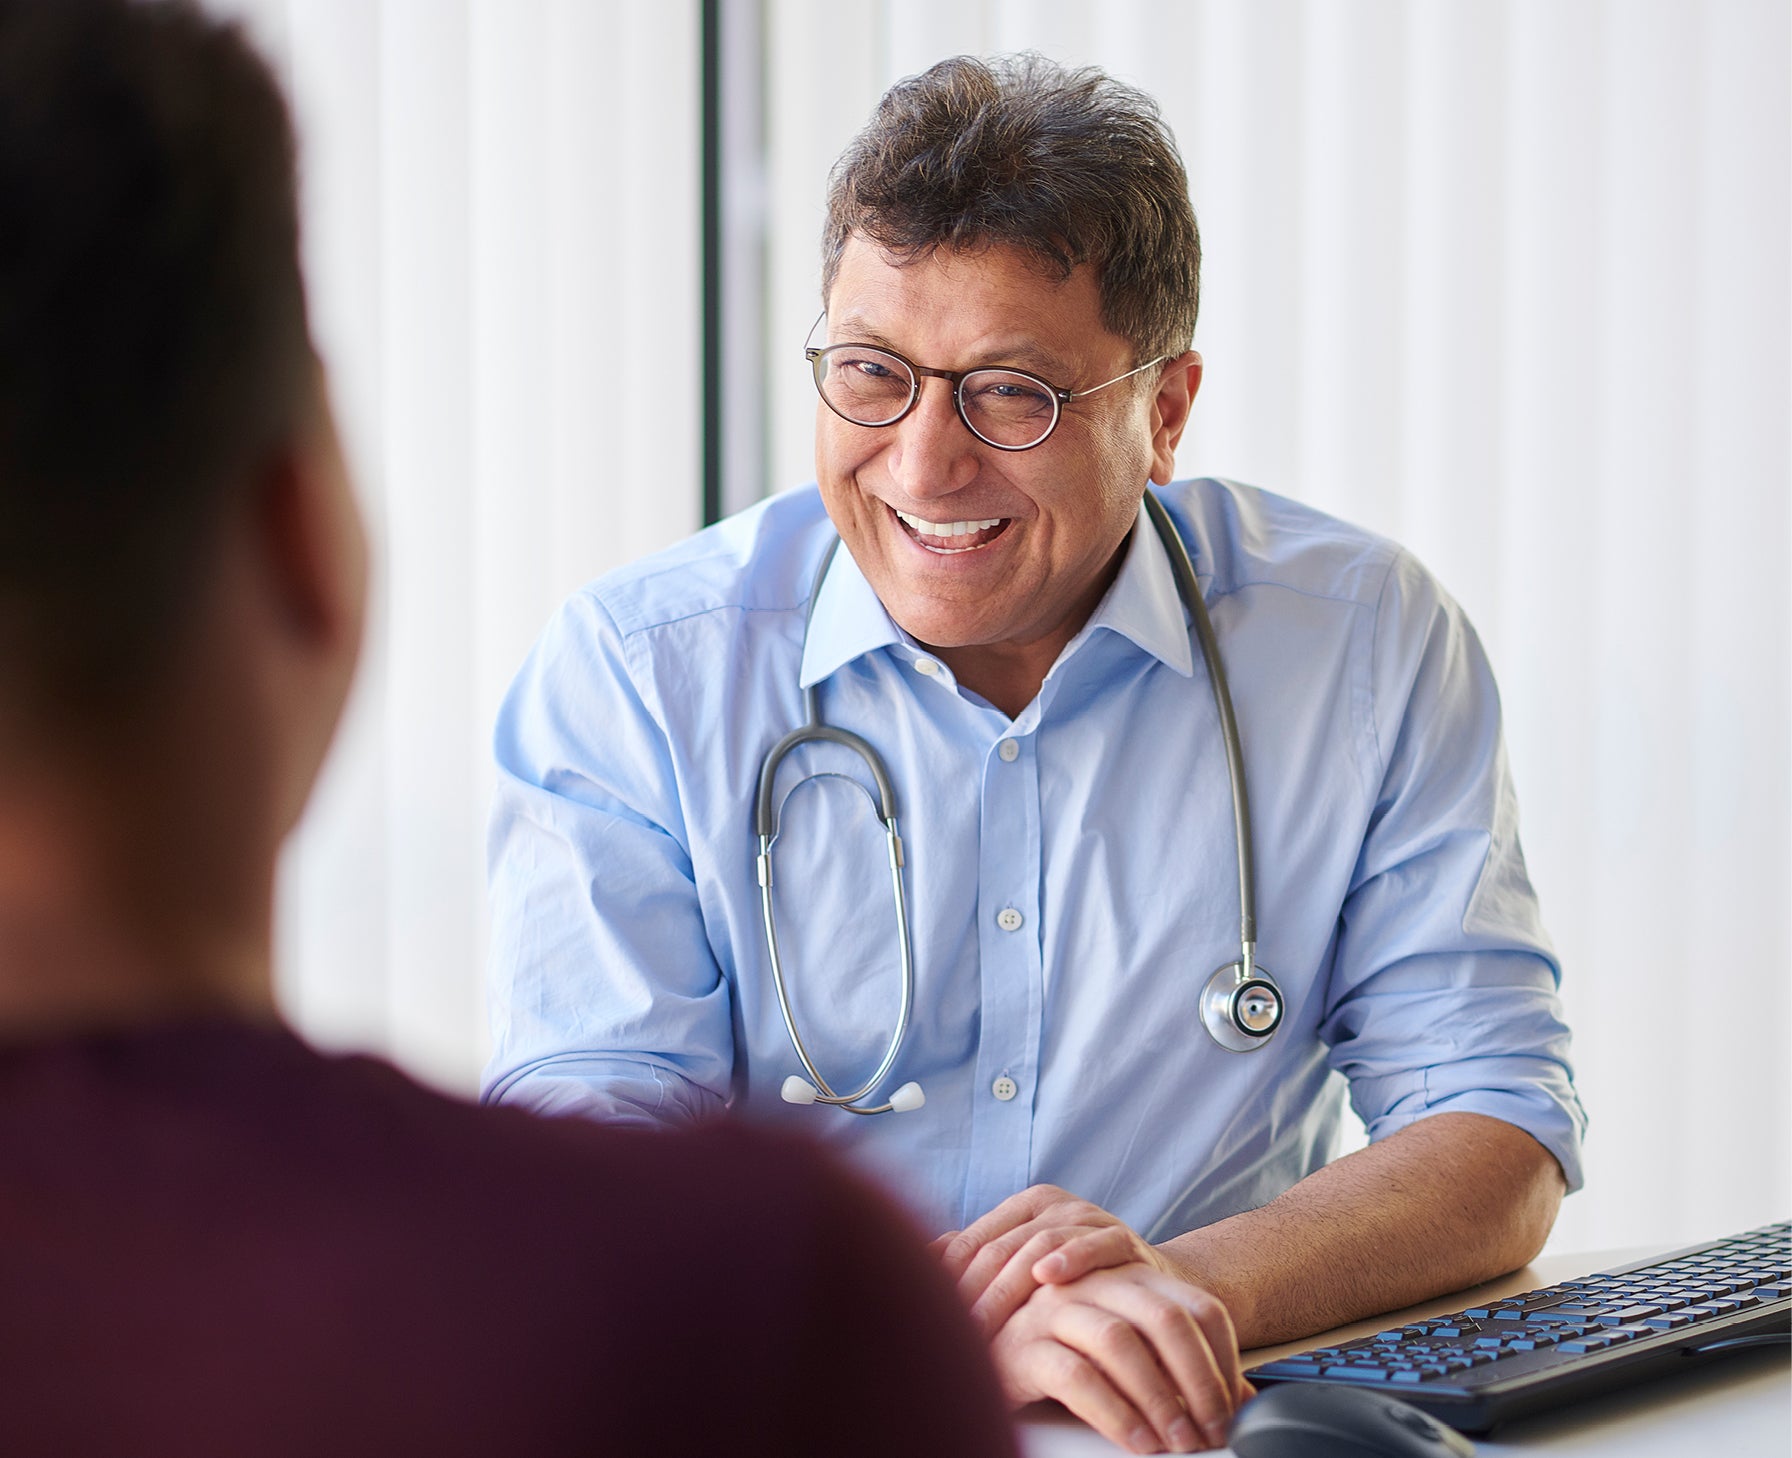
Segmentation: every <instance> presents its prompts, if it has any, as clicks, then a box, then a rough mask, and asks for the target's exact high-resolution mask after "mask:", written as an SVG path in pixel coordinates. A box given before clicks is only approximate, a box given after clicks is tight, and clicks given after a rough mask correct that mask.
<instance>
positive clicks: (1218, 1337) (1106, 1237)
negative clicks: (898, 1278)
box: [933, 1185, 1252, 1453]
mask: <svg viewBox="0 0 1792 1458" xmlns="http://www.w3.org/2000/svg"><path fill="white" fill-rule="evenodd" d="M933 1249H934V1252H935V1254H936V1255H937V1256H938V1257H939V1258H940V1260H941V1261H942V1263H943V1264H944V1265H945V1267H946V1270H947V1272H948V1274H950V1275H951V1276H952V1278H953V1279H954V1280H955V1281H956V1282H957V1283H958V1292H959V1295H960V1296H961V1297H962V1298H963V1299H964V1301H965V1302H966V1303H967V1304H968V1305H969V1307H970V1310H971V1316H972V1318H973V1319H974V1320H975V1321H976V1322H977V1324H978V1326H979V1327H980V1328H981V1329H982V1332H983V1334H984V1336H985V1338H986V1339H987V1340H988V1341H989V1344H990V1354H991V1356H992V1357H993V1358H994V1359H995V1364H996V1369H997V1371H998V1372H999V1373H1000V1375H1001V1378H1002V1384H1003V1387H1004V1388H1005V1389H1006V1391H1007V1395H1008V1398H1009V1400H1010V1401H1012V1402H1015V1403H1017V1404H1018V1403H1025V1402H1036V1401H1038V1400H1040V1399H1042V1398H1052V1399H1055V1400H1056V1401H1058V1402H1061V1403H1063V1404H1064V1406H1065V1407H1067V1408H1069V1409H1070V1410H1071V1411H1072V1412H1073V1413H1075V1414H1076V1415H1077V1416H1078V1417H1080V1418H1081V1419H1082V1420H1083V1421H1084V1422H1086V1423H1088V1424H1089V1426H1091V1427H1092V1428H1095V1429H1096V1430H1097V1431H1098V1432H1100V1433H1101V1434H1102V1435H1103V1436H1105V1437H1107V1438H1108V1439H1109V1440H1110V1441H1112V1442H1115V1443H1118V1444H1120V1445H1121V1446H1122V1447H1125V1448H1128V1449H1130V1450H1131V1451H1133V1452H1135V1453H1157V1452H1162V1451H1164V1450H1166V1449H1167V1450H1169V1451H1170V1452H1176V1453H1187V1452H1193V1451H1195V1450H1196V1449H1200V1448H1209V1447H1212V1448H1217V1447H1221V1446H1223V1445H1224V1443H1225V1440H1226V1430H1227V1428H1228V1426H1229V1424H1230V1422H1231V1416H1232V1413H1233V1412H1234V1410H1235V1409H1236V1408H1237V1407H1238V1404H1239V1403H1241V1402H1242V1401H1243V1400H1244V1399H1245V1398H1246V1397H1248V1396H1249V1395H1250V1394H1251V1391H1252V1389H1251V1386H1250V1384H1249V1383H1247V1382H1246V1381H1245V1379H1244V1375H1243V1371H1242V1369H1241V1367H1240V1364H1239V1360H1238V1342H1237V1339H1236V1337H1235V1335H1234V1333H1233V1329H1232V1318H1231V1316H1230V1315H1229V1314H1228V1313H1227V1311H1226V1308H1225V1306H1224V1305H1223V1304H1222V1303H1221V1302H1220V1300H1219V1299H1218V1298H1217V1297H1215V1296H1213V1295H1211V1294H1210V1293H1209V1292H1207V1291H1204V1290H1203V1289H1201V1287H1200V1286H1198V1285H1195V1284H1193V1283H1192V1282H1191V1281H1190V1280H1188V1279H1187V1278H1186V1277H1185V1276H1184V1275H1183V1274H1182V1273H1180V1272H1179V1271H1178V1270H1177V1268H1176V1267H1175V1265H1174V1263H1173V1262H1172V1260H1171V1259H1170V1257H1169V1256H1167V1255H1166V1254H1165V1253H1164V1252H1162V1251H1160V1250H1159V1249H1157V1248H1156V1247H1155V1246H1152V1245H1150V1244H1148V1243H1147V1242H1146V1241H1145V1240H1144V1239H1143V1237H1141V1236H1140V1235H1139V1234H1138V1233H1137V1232H1136V1231H1134V1230H1133V1229H1132V1228H1131V1227H1130V1226H1128V1225H1125V1224H1123V1223H1122V1222H1121V1221H1120V1220H1118V1219H1116V1218H1115V1217H1114V1216H1112V1215H1110V1214H1109V1213H1108V1212H1107V1211H1106V1210H1103V1209H1102V1208H1101V1207H1100V1206H1099V1205H1092V1204H1090V1203H1089V1202H1088V1201H1087V1200H1079V1199H1077V1198H1076V1197H1075V1196H1073V1195H1070V1194H1067V1193H1066V1192H1065V1191H1063V1190H1060V1189H1057V1188H1056V1187H1054V1186H1052V1185H1034V1186H1033V1187H1032V1188H1030V1189H1026V1190H1022V1191H1021V1192H1020V1193H1019V1194H1018V1195H1014V1196H1012V1197H1011V1198H1009V1199H1007V1200H1004V1201H1003V1202H1002V1203H1001V1204H1000V1205H998V1206H997V1207H996V1208H995V1209H994V1210H991V1211H990V1212H989V1213H988V1214H987V1215H985V1216H983V1217H982V1218H981V1219H980V1220H977V1221H976V1222H975V1223H973V1224H972V1225H970V1226H969V1227H967V1228H966V1229H964V1230H961V1231H950V1232H948V1233H947V1234H945V1235H942V1236H940V1237H939V1239H937V1240H936V1241H934V1243H933Z"/></svg>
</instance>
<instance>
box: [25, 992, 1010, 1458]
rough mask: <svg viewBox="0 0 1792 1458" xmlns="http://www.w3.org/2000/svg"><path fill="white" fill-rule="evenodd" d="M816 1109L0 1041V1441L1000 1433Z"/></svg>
mask: <svg viewBox="0 0 1792 1458" xmlns="http://www.w3.org/2000/svg"><path fill="white" fill-rule="evenodd" d="M1014 1451H1015V1449H1014V1440H1013V1437H1012V1435H1011V1431H1010V1428H1009V1425H1008V1421H1007V1418H1006V1414H1005V1412H1004V1409H1003V1406H1002V1403H1001V1400H1000V1398H999V1395H998V1392H997V1388H996V1384H995V1379H994V1377H993V1375H992V1374H991V1372H990V1370H989V1368H988V1366H987V1363H986V1360H985V1358H984V1355H983V1352H982V1350H981V1347H980V1345H979V1343H978V1342H977V1340H976V1337H975V1336H974V1334H973V1332H972V1330H971V1328H970V1325H969V1322H968V1319H967V1318H966V1317H965V1315H964V1314H963V1312H962V1311H961V1310H960V1309H959V1306H958V1303H957V1301H956V1298H955V1297H954V1296H953V1294H952V1292H951V1290H950V1289H949V1287H948V1285H947V1283H946V1281H945V1279H944V1277H943V1276H942V1275H941V1274H940V1273H939V1272H938V1271H937V1270H936V1269H935V1268H934V1265H933V1262H932V1260H931V1259H930V1258H929V1257H928V1255H927V1254H926V1252H925V1251H924V1250H923V1249H922V1248H921V1245H920V1242H919V1238H918V1237H917V1236H916V1235H915V1234H914V1233H913V1232H912V1231H911V1230H910V1229H909V1228H908V1227H907V1226H906V1225H905V1224H904V1223H903V1221H902V1220H901V1219H900V1218H899V1217H898V1216H897V1215H895V1214H894V1213H893V1212H892V1211H891V1210H890V1209H889V1208H888V1207H887V1206H886V1205H885V1204H884V1203H883V1202H882V1201H881V1200H879V1199H878V1198H876V1197H875V1196H874V1195H872V1194H871V1193H870V1192H869V1191H868V1190H866V1189H865V1188H864V1187H862V1186H861V1185H860V1184H858V1183H857V1182H856V1181H854V1180H852V1179H850V1178H848V1177H847V1176H845V1175H844V1174H842V1173H841V1172H840V1171H839V1170H837V1169H836V1168H835V1167H834V1166H833V1165H832V1164H831V1163H829V1162H827V1161H826V1160H824V1159H823V1158H822V1157H821V1156H820V1155H819V1154H818V1153H817V1152H816V1151H814V1150H812V1149H811V1148H809V1147H808V1146H807V1145H805V1144H802V1143H798V1142H794V1141H792V1140H790V1139H788V1138H774V1137H771V1136H769V1135H766V1134H762V1133H750V1132H748V1131H746V1130H743V1129H740V1128H736V1127H731V1126H720V1125H718V1126H711V1127H708V1128H705V1129H700V1130H697V1131H693V1132H690V1133H683V1134H665V1133H634V1132H628V1131H622V1130H613V1129H604V1128H600V1127H598V1126H595V1125H591V1124H587V1123H584V1122H583V1121H565V1120H546V1119H538V1118H535V1117H533V1116H531V1115H528V1114H524V1113H519V1112H516V1111H514V1110H509V1109H502V1108H496V1109H480V1108H475V1107H472V1106H470V1105H466V1104H461V1103H457V1102H455V1101H453V1100H450V1099H446V1098H443V1097H440V1096H438V1095H436V1094H433V1093H430V1092H427V1091H426V1090H424V1089H422V1088H420V1087H418V1086H417V1085H416V1084H414V1083H412V1082H411V1081H410V1080H409V1079H407V1078H405V1077H404V1076H403V1075H402V1074H400V1073H398V1072H397V1071H396V1070H394V1069H392V1068H390V1067H388V1066H387V1065H385V1064H383V1063H379V1062H376V1061H373V1060H371V1059H366V1058H328V1057H325V1056H323V1055H321V1054H319V1053H316V1052H314V1051H313V1050H312V1049H310V1048H308V1047H307V1046H306V1045H305V1044H303V1043H301V1042H300V1041H299V1040H298V1039H297V1038H295V1037H293V1036H292V1035H291V1034H290V1033H287V1032H284V1031H279V1030H275V1029H256V1028H250V1027H245V1026H241V1025H237V1024H230V1023H215V1024H208V1025H194V1026H183V1027H176V1028H168V1029H161V1030H156V1031H152V1032H135V1033H128V1034H118V1035H107V1036H93V1037H87V1038H82V1039H73V1040H68V1041H62V1042H56V1043H46V1044H34V1045H30V1046H24V1047H10V1048H8V1047H0V1452H3V1453H5V1454H7V1455H9V1458H24V1455H32V1454H52V1453H53V1454H57V1455H68V1454H104V1455H108V1458H110V1455H132V1458H157V1455H164V1454H166V1455H170V1458H172V1455H180V1458H200V1455H209V1454H219V1455H223V1454H230V1455H243V1458H264V1455H265V1458H272V1455H286V1454H293V1455H297V1454H307V1455H311V1454H325V1455H342V1458H348V1455H358V1454H368V1455H374V1454H378V1455H382V1458H390V1455H400V1454H428V1455H442V1458H452V1455H460V1454H467V1455H471V1454H480V1455H494V1458H496V1455H502V1458H522V1455H533V1454H556V1455H560V1454H642V1455H650V1458H677V1455H683V1454H693V1455H695V1454H703V1455H706V1458H735V1455H751V1454H766V1455H773V1454H776V1455H779V1458H797V1455H804V1454H821V1453H827V1454H841V1455H844V1454H852V1455H855V1458H862V1455H884V1454H888V1455H891V1458H895V1455H903V1458H955V1455H966V1458H973V1455H974V1458H1002V1455H1012V1454H1013V1453H1014Z"/></svg>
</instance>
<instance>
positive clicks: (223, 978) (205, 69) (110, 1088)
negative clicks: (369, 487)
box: [0, 0, 1012, 1458]
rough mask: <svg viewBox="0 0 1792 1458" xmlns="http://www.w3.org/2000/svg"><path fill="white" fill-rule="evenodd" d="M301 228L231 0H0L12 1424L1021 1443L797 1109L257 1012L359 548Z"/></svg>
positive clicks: (186, 1439) (221, 1441) (381, 1434)
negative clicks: (439, 1084) (699, 1099)
mask: <svg viewBox="0 0 1792 1458" xmlns="http://www.w3.org/2000/svg"><path fill="white" fill-rule="evenodd" d="M296 234H297V228H296V218H295V203H294V181H293V157H292V141H291V137H290V129H289V123H288V119H287V115H286V111H285V108H284V105H283V103H282V101H281V99H280V96H279V94H278V91H277V89H276V87H275V86H274V84H273V82H272V80H271V78H270V76H269V74H268V72H267V71H266V69H265V67H264V66H263V64H262V63H261V62H260V61H259V60H258V59H257V58H256V57H255V56H254V54H253V53H252V51H251V50H250V49H249V47H248V46H247V45H246V44H245V43H244V41H243V40H242V39H241V37H240V36H239V35H238V34H237V32H236V31H235V30H234V29H233V28H231V27H230V26H227V25H223V24H219V23H217V22H214V21H213V20H210V19H208V18H206V17H205V16H204V15H203V14H202V13H200V12H199V11H198V10H197V9H195V8H193V7H192V6H190V5H187V4H180V3H166V4H162V3H157V4H141V5H137V4H128V3H124V0H0V1313H3V1314H4V1315H3V1318H0V1391H4V1393H5V1402H4V1404H3V1408H4V1411H3V1412H0V1449H3V1450H4V1451H5V1452H6V1453H7V1454H9V1455H23V1454H47V1453H55V1454H59V1455H60V1454H123V1453H129V1454H132V1455H139V1458H141V1455H161V1454H170V1455H173V1454H180V1455H187V1458H190V1455H195V1454H232V1455H262V1454H288V1453H290V1454H300V1453H305V1454H315V1453H326V1452H327V1453H336V1454H374V1453H380V1454H390V1453H399V1454H429V1455H434V1458H440V1455H454V1454H482V1455H489V1454H494V1453H506V1454H524V1453H527V1454H550V1453H551V1454H556V1455H558V1454H578V1453H617V1454H637V1453H653V1454H697V1453H704V1454H708V1453H719V1452H727V1453H764V1454H779V1455H789V1454H820V1453H824V1452H826V1453H838V1452H854V1453H881V1454H890V1455H896V1454H919V1453H928V1454H963V1455H967V1458H968V1455H977V1458H983V1455H988V1454H1001V1453H1007V1452H1011V1451H1012V1446H1011V1441H1012V1440H1011V1438H1010V1436H1009V1433H1008V1430H1007V1424H1006V1418H1005V1416H1004V1414H1003V1411H1002V1407H1001V1403H1000V1398H999V1395H998V1393H997V1390H996V1387H995V1384H994V1380H993V1378H992V1377H991V1376H990V1375H989V1373H988V1372H987V1370H986V1368H985V1366H984V1363H983V1359H982V1357H981V1354H980V1351H979V1348H978V1344H977V1342H976V1339H975V1337H974V1335H973V1334H972V1332H971V1330H970V1326H969V1323H968V1321H967V1320H966V1318H965V1317H964V1315H963V1313H962V1311H961V1310H960V1309H959V1307H958V1305H957V1303H956V1302H955V1301H954V1299H953V1297H952V1293H951V1290H950V1287H949V1285H948V1283H947V1282H946V1280H945V1278H944V1277H943V1276H941V1275H940V1274H939V1272H938V1271H937V1270H936V1269H935V1267H934V1264H933V1262H931V1261H930V1260H929V1259H928V1257H927V1254H926V1252H925V1251H924V1250H923V1249H922V1248H921V1246H920V1244H919V1241H918V1239H917V1238H915V1237H913V1236H911V1234H910V1233H909V1232H908V1231H907V1230H906V1229H905V1228H904V1227H903V1225H902V1223H901V1221H900V1220H899V1219H898V1218H897V1217H895V1216H893V1215H892V1214H891V1213H890V1212H889V1211H888V1210H887V1209H886V1208H885V1206H884V1205H883V1204H882V1203H881V1202H880V1201H878V1200H877V1199H876V1198H874V1197H873V1196H872V1195H871V1194H870V1193H869V1192H868V1191H866V1190H865V1189H863V1188H861V1187H860V1186H859V1185H858V1184H856V1183H855V1182H853V1181H852V1180H850V1179H849V1178H847V1177H844V1176H842V1175H841V1174H839V1173H837V1172H835V1171H834V1169H833V1168H832V1167H831V1166H830V1165H829V1164H828V1163H826V1162H825V1161H824V1160H823V1158H822V1157H821V1156H819V1155H817V1154H815V1153H813V1152H811V1151H810V1150H809V1149H807V1148H806V1147H805V1146H804V1145H802V1144H800V1143H797V1142H793V1141H791V1140H789V1139H785V1138H778V1137H768V1136H761V1135H749V1134H747V1133H745V1132H742V1131H740V1130H736V1129H729V1128H720V1127H714V1128H710V1129H707V1130H704V1131H701V1132H697V1133H695V1134H692V1135H690V1136H682V1135H681V1136H676V1137H655V1136H642V1135H639V1134H630V1133H626V1132H622V1131H613V1130H603V1129H599V1128H596V1127H593V1126H590V1125H585V1124H574V1123H566V1122H555V1121H547V1120H539V1119H537V1118H535V1117H533V1116H531V1115H529V1114H526V1113H522V1112H519V1111H513V1110H481V1109H477V1108H473V1107H471V1106H468V1105H464V1104H460V1103H456V1102H453V1101H450V1100H448V1099H445V1098H442V1097H439V1096H437V1095H435V1094H432V1093H429V1092H426V1091H424V1090H423V1089H421V1088H420V1087H418V1086H416V1085H415V1084H413V1083H411V1082H410V1081H408V1080H407V1079H406V1078H404V1077H403V1076H402V1075H400V1074H399V1073H397V1072H396V1071H394V1070H393V1069H391V1068H390V1067H387V1066H385V1065H384V1064H381V1063H378V1062H375V1061H372V1060H370V1059H366V1058H329V1057H325V1056H322V1055H320V1054H318V1053H316V1052H314V1051H313V1050H311V1049H310V1048H308V1047H307V1046H306V1045H305V1044H304V1043H303V1042H301V1041H300V1040H299V1039H298V1038H297V1037H295V1036H294V1035H293V1034H292V1033H291V1032H290V1031H288V1030H287V1029H286V1028H284V1027H283V1026H282V1024H281V1021H280V1017H279V1014H278V1012H277V1010H276V1007H275V1003H274V998H273V992H272V981H271V971H270V923H271V918H272V914H273V902H274V895H273V886H274V870H275V859H276V855H277V853H278V851H279V848H280V845H281V842H282V840H283V839H284V837H285V835H286V834H287V832H288V830H289V829H290V828H291V827H292V825H293V823H294V821H295V820H296V818H297V817H298V815H299V814H300V812H301V810H302V809H303V807H304V805H305V802H306V799H307V796H308V795H309V793H310V790H311V787H312V783H313V781H314V779H315V777H316V774H317V771H318V766H319V763H320V761H321V760H322V758H323V756H324V753H325V750H326V748H327V746H328V745H329V743H330V739H331V736H332V733H333V731H334V729H335V726H336V723H337V719H338V716H339V714H340V712H341V709H342V705H343V700H344V696H345V694H346V693H347V690H348V686H349V682H350V678H351V676H352V671H353V668H354V664H355V659H356V654H357V649H358V644H359V642H360V638H361V628H362V611H363V599H364V592H365V586H366V558H365V547H364V539H363V535H362V529H361V525H360V521H359V519H358V516H357V512H356V508H355V505H354V503H353V500H352V498H351V494H350V487H349V483H348V481H347V479H346V477H345V473H344V466H343V461H342V457H341V454H340V452H339V449H338V446H337V442H336V437H335V434H334V432H333V429H332V426H331V420H330V412H329V408H328V405H327V401H326V394H325V389H324V385H323V381H322V377H321V374H320V371H319V369H318V366H317V363H316V360H315V357H314V355H313V351H312V347H311V343H310V340H309V336H308V329H307V323H306V310H305V302H304V296H303V289H302V285H301V280H300V275H299V267H298V258H297V236H296ZM718 1191H725V1192H726V1195H725V1197H720V1196H718V1193H717V1192H718ZM865 1341H874V1343H875V1354H874V1356H873V1355H871V1354H868V1353H867V1352H866V1350H865V1348H864V1347H863V1345H862V1343H863V1342H865Z"/></svg>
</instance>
